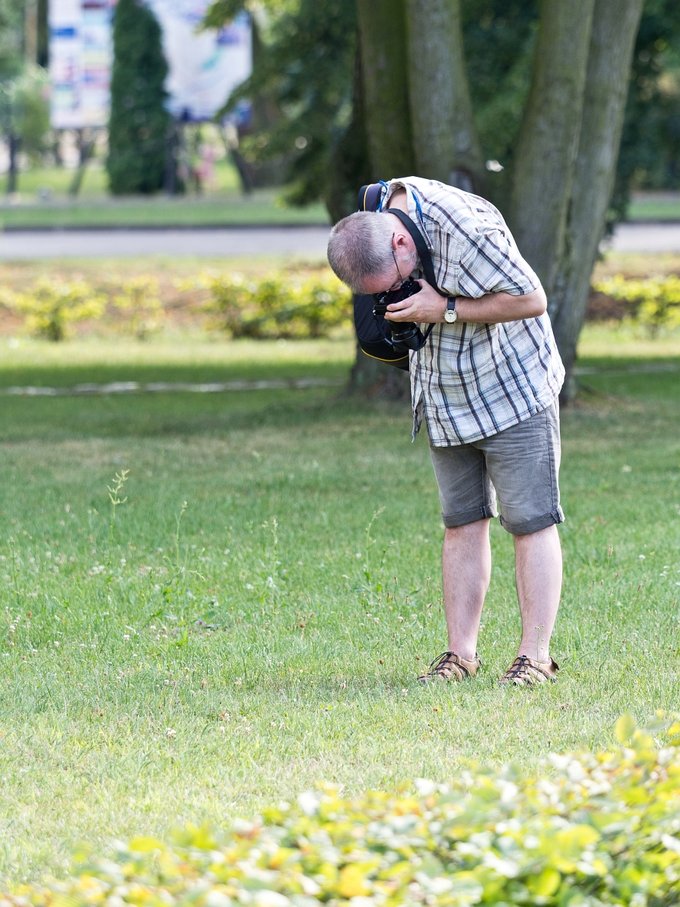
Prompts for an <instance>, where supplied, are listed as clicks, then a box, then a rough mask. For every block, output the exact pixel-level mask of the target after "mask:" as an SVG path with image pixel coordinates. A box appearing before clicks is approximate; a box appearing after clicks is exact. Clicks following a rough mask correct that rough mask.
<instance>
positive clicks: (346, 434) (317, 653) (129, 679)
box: [0, 328, 680, 884]
mask: <svg viewBox="0 0 680 907" xmlns="http://www.w3.org/2000/svg"><path fill="white" fill-rule="evenodd" d="M0 343H1V344H2V356H1V357H0V390H2V389H6V388H8V387H16V386H27V385H40V384H42V385H58V386H61V387H64V386H70V385H74V384H78V383H81V382H83V381H84V380H89V381H95V382H98V381H99V382H101V381H110V380H112V379H114V378H118V379H126V380H133V379H135V380H139V381H143V380H147V379H148V380H169V381H197V380H201V381H204V380H213V381H222V380H233V379H235V378H237V377H246V378H248V379H256V378H275V377H277V376H282V377H286V378H291V377H298V378H301V377H307V378H325V379H328V380H329V381H334V382H342V381H343V378H344V377H345V375H346V373H347V370H348V368H349V365H350V363H351V358H352V344H351V342H350V341H348V340H339V341H334V342H331V341H327V342H324V343H323V344H312V343H284V344H282V343H278V344H277V343H274V344H250V343H239V344H233V343H231V344H230V343H228V342H221V341H207V340H205V339H200V338H199V339H196V338H193V339H192V338H187V339H186V340H185V342H183V343H180V342H177V341H174V342H172V343H171V342H170V341H157V342H153V343H150V344H147V345H144V344H134V343H132V342H128V341H118V342H115V343H114V342H113V341H111V343H110V344H109V345H108V346H107V345H103V344H102V343H101V342H97V341H90V342H88V341H80V342H73V343H67V344H64V345H61V346H55V345H53V346H50V345H47V344H42V343H39V342H35V341H22V342H21V343H19V344H17V343H16V342H10V341H8V340H7V339H3V340H1V341H0ZM655 349H659V352H660V355H655V354H654V351H655ZM580 366H581V368H582V381H583V382H584V385H585V388H584V392H583V394H582V396H581V398H580V399H579V401H578V403H577V404H576V405H575V406H573V407H572V408H570V409H569V410H567V411H566V412H565V413H564V416H563V436H564V462H563V474H562V476H563V477H562V486H563V499H564V500H563V503H564V507H565V510H566V513H567V517H568V521H567V523H566V524H565V525H564V527H563V528H562V530H561V534H562V540H563V545H564V551H565V562H566V574H565V588H564V599H563V606H562V609H561V613H560V618H559V621H558V626H557V631H556V634H555V640H554V655H555V657H556V659H557V660H558V662H560V664H561V667H562V671H561V677H560V682H559V683H558V684H556V685H555V686H552V687H550V688H541V689H537V690H529V691H527V690H517V689H510V690H508V689H501V688H500V687H499V686H498V684H497V679H498V677H499V675H500V673H501V672H502V671H503V670H504V669H505V668H506V667H507V665H508V663H509V661H510V660H511V659H512V658H513V657H514V651H515V645H516V641H517V636H518V616H517V606H516V602H515V592H514V582H513V569H512V540H511V539H510V538H509V537H508V536H507V535H506V534H505V533H503V531H502V530H501V529H500V528H499V527H497V526H496V527H494V531H493V544H494V553H495V561H494V572H493V580H492V586H491V589H490V592H489V597H488V603H487V608H486V611H485V615H484V621H483V628H482V634H481V639H480V653H481V655H482V658H483V661H484V671H483V673H482V674H481V676H480V679H479V680H477V681H475V682H474V683H468V684H462V685H458V686H451V687H447V688H437V689H423V688H420V687H419V686H418V685H417V683H416V682H415V677H416V675H417V674H418V673H419V672H420V671H421V670H422V669H423V667H424V666H425V665H426V664H427V663H428V662H429V660H430V659H432V658H433V657H434V656H436V655H437V654H438V653H439V652H441V651H442V650H443V649H444V648H445V640H444V623H443V617H442V613H441V607H440V576H439V548H440V542H441V526H440V518H439V512H438V502H437V499H436V491H435V485H434V479H433V476H432V471H431V467H430V464H429V459H428V453H427V444H426V442H425V440H424V439H420V440H419V441H418V442H417V443H416V444H413V445H412V444H411V442H410V437H409V417H408V414H407V412H406V411H405V410H404V409H403V408H402V407H390V406H380V405H378V404H375V403H374V404H368V403H361V404H360V405H359V404H358V403H357V402H356V401H353V400H350V399H347V398H346V397H344V396H343V395H342V393H341V389H340V387H338V386H323V387H311V388H309V389H307V390H289V389H279V390H272V389H261V390H242V391H233V392H230V393H218V394H203V395H200V394H194V393H188V392H187V393H156V394H137V395H127V396H126V395H107V396H100V397H95V396H92V397H77V396H59V397H54V398H45V397H19V396H8V395H6V394H5V395H0V407H1V408H2V420H0V456H1V457H2V472H3V481H2V483H1V484H0V514H1V517H2V527H3V529H2V534H1V535H0V577H1V578H2V584H1V585H0V779H2V783H1V785H0V879H1V880H2V882H3V884H10V883H14V882H17V881H20V880H24V879H28V878H36V877H40V876H41V875H43V874H44V873H46V872H51V873H57V874H59V873H62V872H64V871H65V868H66V866H67V864H68V862H69V859H70V857H71V855H72V853H73V851H74V849H76V848H77V847H78V846H79V845H80V844H81V843H83V842H85V843H87V844H88V845H90V846H95V847H100V848H102V849H103V850H105V849H106V847H107V843H108V842H110V841H111V840H112V839H114V838H115V839H119V838H120V839H125V838H128V837H131V836H133V835H137V834H150V835H157V836H160V837H164V836H166V835H168V834H169V832H170V830H171V829H173V828H176V827H177V826H181V825H183V824H185V823H188V822H193V823H197V824H200V823H202V822H210V823H213V824H220V823H223V822H225V821H227V820H229V819H231V818H233V817H236V816H252V815H253V814H254V813H256V812H257V811H258V810H259V809H261V808H262V807H264V806H265V805H267V804H272V803H278V802H279V801H281V800H286V799H291V798H295V797H296V796H297V795H298V794H299V793H300V792H301V791H304V790H306V789H309V788H311V787H312V786H313V785H314V784H315V783H316V782H318V781H322V780H323V781H328V782H333V783H335V784H337V785H339V786H340V787H341V789H342V790H343V792H345V793H347V794H352V793H354V792H359V791H361V790H364V789H366V788H368V787H379V788H386V787H387V788H391V787H393V786H395V785H397V784H398V783H400V782H408V781H409V779H413V778H416V777H427V778H432V779H435V780H446V779H449V778H452V777H454V776H455V775H456V774H457V773H458V772H459V771H460V770H461V767H462V766H463V765H465V764H466V763H467V761H468V760H471V759H472V760H480V761H482V762H485V763H487V764H492V765H494V764H500V763H505V762H507V761H515V762H517V763H518V764H520V765H521V766H522V770H523V771H530V770H531V769H532V768H533V767H535V766H536V765H537V764H538V762H539V760H541V759H542V758H543V757H544V756H545V755H546V754H547V753H548V752H549V751H565V750H572V749H575V748H597V747H601V746H607V745H609V744H610V743H611V742H612V740H613V725H614V722H615V721H616V719H617V717H618V716H619V715H621V714H622V713H625V712H630V713H631V714H632V715H633V716H634V718H635V719H636V720H637V721H638V722H639V723H641V724H644V723H645V722H646V721H649V720H650V718H651V717H652V716H653V715H654V712H655V710H656V709H667V710H673V709H675V710H678V707H679V704H680V703H679V698H678V689H680V674H679V670H678V665H679V664H680V659H679V657H678V656H679V655H680V649H679V642H678V640H679V633H678V630H679V626H678V619H679V614H678V600H679V598H680V562H679V561H678V550H679V546H680V485H679V478H680V469H679V467H680V439H679V438H678V432H677V426H678V424H679V422H680V399H679V398H678V394H677V387H678V376H679V373H680V343H679V342H678V339H677V336H676V337H675V339H673V338H670V339H668V340H667V341H666V342H665V343H664V345H663V346H661V347H656V348H655V347H654V345H653V344H651V343H648V344H647V346H646V347H644V348H642V349H641V348H640V346H639V344H638V341H637V340H635V339H630V338H626V337H624V336H619V335H615V334H612V333H611V332H607V331H605V329H602V328H599V329H598V330H597V331H594V330H593V331H588V332H586V335H585V338H584V342H583V344H582V358H581V361H580Z"/></svg>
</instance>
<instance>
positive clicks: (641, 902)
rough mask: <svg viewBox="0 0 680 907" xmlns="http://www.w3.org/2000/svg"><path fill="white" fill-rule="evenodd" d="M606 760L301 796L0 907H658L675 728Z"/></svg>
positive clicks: (629, 730) (93, 867)
mask: <svg viewBox="0 0 680 907" xmlns="http://www.w3.org/2000/svg"><path fill="white" fill-rule="evenodd" d="M616 733H617V737H618V739H619V742H620V746H619V747H618V748H617V749H615V750H613V751H611V752H600V753H596V754H590V753H585V754H578V755H571V756H569V755H567V756H552V757H551V759H550V761H549V764H548V765H547V766H546V771H545V773H544V776H543V777H540V778H530V779H527V778H524V777H522V775H521V773H520V772H519V771H518V770H517V769H516V768H513V767H508V768H505V769H504V770H502V771H501V772H494V771H490V770H485V769H480V768H475V767H473V766H471V767H470V768H469V769H468V770H466V771H465V772H463V773H462V775H461V776H460V777H459V778H458V779H457V780H456V781H455V782H453V783H452V784H450V785H446V786H443V785H435V784H433V783H432V782H428V781H418V782H416V785H415V791H412V792H407V791H401V792H398V793H396V794H389V793H382V792H376V791H373V792H369V793H368V794H366V795H365V796H362V797H360V798H358V799H355V800H348V799H345V798H343V797H341V796H340V795H339V793H338V792H337V791H335V790H333V789H326V790H319V791H316V792H310V793H305V794H302V795H301V796H300V797H299V799H298V803H297V805H295V806H291V805H289V804H282V805H280V806H278V807H275V808H272V809H270V810H267V811H265V813H264V814H263V816H262V817H261V818H260V819H259V820H257V821H255V822H252V823H235V824H234V825H233V827H232V828H231V829H230V830H229V831H227V832H225V833H217V832H213V831H211V830H210V829H207V828H198V827H189V828H187V829H186V830H185V831H184V832H182V833H181V834H180V835H178V836H177V839H176V841H175V842H174V844H172V845H167V844H165V843H163V842H162V841H159V840H156V839H153V838H141V837H140V838H136V839H133V840H132V841H130V842H129V843H128V844H127V845H126V846H121V847H120V848H119V850H118V852H117V853H116V854H115V857H114V859H93V860H91V861H89V862H87V863H84V864H83V865H82V866H81V867H80V868H79V870H78V871H77V875H75V876H74V877H73V878H72V879H70V880H69V881H66V882H53V883H50V884H48V885H46V886H24V887H22V888H20V889H19V890H18V891H16V892H14V893H12V894H9V895H5V896H4V897H3V896H0V904H4V905H7V907H9V905H12V907H14V905H17V907H25V905H41V907H43V905H44V907H48V905H61V904H69V905H77V904H99V903H107V904H116V905H121V904H140V905H141V904H164V905H170V904H180V903H181V904H189V903H190V904H195V905H207V907H229V905H232V904H253V905H257V907H285V905H289V904H292V905H301V907H303V905H309V907H312V905H316V904H320V903H327V904H344V903H350V904H352V905H354V907H370V905H386V907H389V905H397V904H405V903H408V904H432V905H455V907H463V905H474V904H495V905H502V904H506V905H537V904H545V905H555V907H557V905H559V907H565V905H566V907H577V905H578V907H584V905H593V907H594V905H603V904H618V905H626V907H664V905H667V907H671V905H674V904H677V903H678V897H679V896H680V720H677V719H675V720H669V719H664V718H663V716H659V719H658V722H657V725H656V726H655V727H653V728H650V729H648V730H646V731H642V730H639V729H637V728H635V725H634V723H633V721H632V719H631V718H629V717H623V718H621V719H620V720H619V722H618V723H617V727H616Z"/></svg>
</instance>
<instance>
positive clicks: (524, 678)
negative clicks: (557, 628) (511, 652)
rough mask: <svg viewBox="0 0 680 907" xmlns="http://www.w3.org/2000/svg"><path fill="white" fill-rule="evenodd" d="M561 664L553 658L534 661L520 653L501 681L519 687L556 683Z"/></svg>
mask: <svg viewBox="0 0 680 907" xmlns="http://www.w3.org/2000/svg"><path fill="white" fill-rule="evenodd" d="M558 671H559V666H558V665H557V664H556V663H555V662H554V661H553V660H552V658H551V659H550V661H534V660H533V659H531V658H529V657H528V656H527V655H518V656H517V658H516V659H515V660H514V661H513V663H512V664H511V665H510V667H509V668H508V670H507V671H506V672H505V674H503V676H502V677H501V679H500V682H501V683H503V684H510V685H512V684H514V685H515V686H517V687H530V686H533V685H534V684H537V683H546V682H547V681H550V682H551V683H554V682H555V681H556V680H557V672H558Z"/></svg>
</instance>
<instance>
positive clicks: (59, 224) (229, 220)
mask: <svg viewBox="0 0 680 907" xmlns="http://www.w3.org/2000/svg"><path fill="white" fill-rule="evenodd" d="M72 179H73V171H71V170H65V169H55V168H33V169H31V170H27V171H26V172H25V173H22V174H21V175H20V181H19V187H20V193H19V198H18V199H17V200H15V201H14V202H13V203H11V204H8V203H4V204H0V230H1V229H11V228H24V229H28V228H44V227H47V228H63V227H88V226H92V227H119V226H133V227H162V226H180V227H191V226H215V227H218V226H242V225H259V224H309V223H311V224H327V223H328V212H327V211H326V209H325V208H324V206H323V205H322V204H320V203H317V204H314V205H309V206H307V207H305V208H292V207H289V206H286V205H284V204H282V202H281V199H280V195H281V192H280V191H279V190H275V189H257V190H255V191H253V192H252V193H250V194H248V195H244V193H243V192H242V191H241V189H240V187H239V185H238V181H237V177H236V173H235V170H234V168H233V167H232V166H231V165H230V164H229V163H228V162H226V161H221V162H219V164H218V166H217V168H216V181H215V184H214V185H213V186H211V187H209V188H208V189H206V191H205V193H203V194H201V195H198V194H196V193H195V192H187V193H186V194H185V195H181V196H175V197H168V196H166V195H163V194H162V193H161V194H158V195H154V196H150V197H148V198H144V197H139V196H135V197H129V198H128V197H125V198H112V197H110V196H109V195H108V194H107V187H106V174H105V171H104V169H103V167H102V165H101V163H100V162H98V161H93V162H92V163H91V164H90V165H89V166H88V168H87V169H86V171H85V178H84V181H83V186H82V189H81V192H80V193H79V195H78V196H77V197H76V198H72V197H71V196H69V194H68V193H69V186H70V184H71V181H72Z"/></svg>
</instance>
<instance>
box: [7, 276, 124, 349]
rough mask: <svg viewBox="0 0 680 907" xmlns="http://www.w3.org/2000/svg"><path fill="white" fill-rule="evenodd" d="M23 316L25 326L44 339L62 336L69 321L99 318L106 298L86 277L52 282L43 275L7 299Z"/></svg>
mask: <svg viewBox="0 0 680 907" xmlns="http://www.w3.org/2000/svg"><path fill="white" fill-rule="evenodd" d="M9 305H10V307H11V308H14V309H16V310H17V311H19V312H21V313H22V314H24V315H25V316H26V329H27V330H28V331H29V332H30V333H31V334H33V335H34V336H37V337H44V338H46V339H47V340H53V341H55V342H56V341H59V340H63V339H64V338H65V337H66V336H67V333H68V330H69V328H70V326H71V325H73V324H76V323H78V322H80V321H87V320H89V319H92V318H99V317H101V315H102V314H103V312H104V309H105V307H106V299H105V297H104V296H102V295H101V294H99V293H97V292H95V291H94V290H93V288H92V287H91V286H89V284H87V283H85V281H82V280H77V281H73V282H71V283H58V282H57V283H55V282H53V281H50V280H47V279H42V280H39V281H37V282H36V283H35V284H34V286H33V287H32V288H31V289H30V290H29V291H28V292H26V293H17V294H16V295H15V296H14V299H13V300H12V301H11V302H10V303H9Z"/></svg>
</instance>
